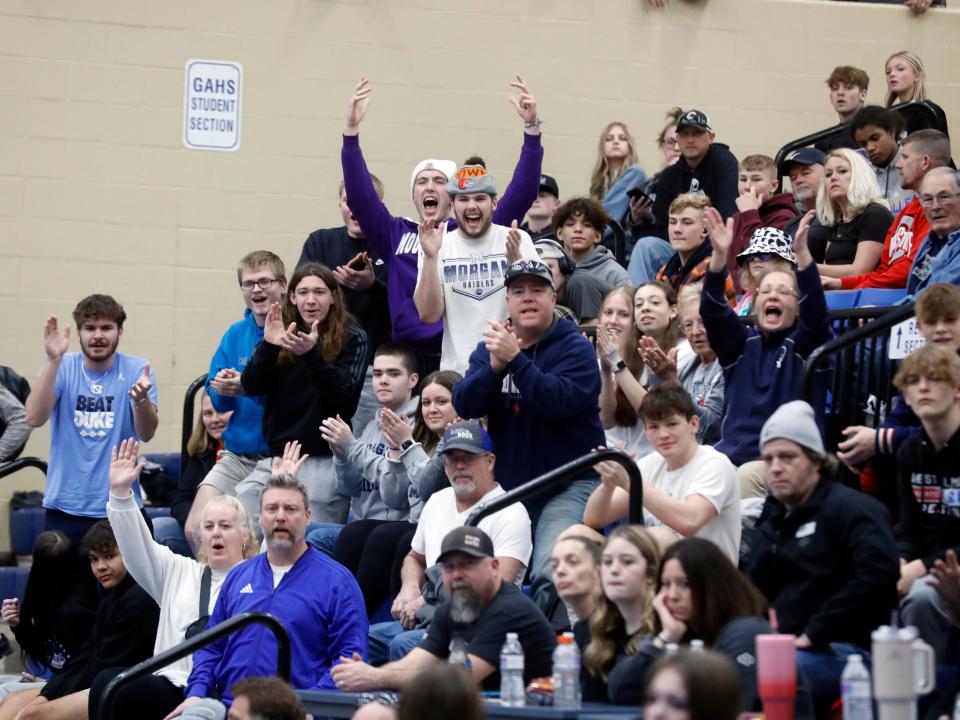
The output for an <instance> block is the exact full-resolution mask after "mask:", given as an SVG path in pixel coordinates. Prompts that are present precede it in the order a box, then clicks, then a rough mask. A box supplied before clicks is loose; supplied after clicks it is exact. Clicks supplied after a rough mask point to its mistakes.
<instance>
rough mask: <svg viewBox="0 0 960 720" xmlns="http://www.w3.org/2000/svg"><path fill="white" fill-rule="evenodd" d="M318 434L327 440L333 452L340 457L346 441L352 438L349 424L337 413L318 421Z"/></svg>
mask: <svg viewBox="0 0 960 720" xmlns="http://www.w3.org/2000/svg"><path fill="white" fill-rule="evenodd" d="M320 436H321V437H322V438H323V439H324V440H326V441H327V443H328V444H329V445H330V449H331V450H333V452H334V454H335V455H338V456H341V457H342V456H343V451H344V449H346V447H347V443H349V442H350V441H351V440H353V432H352V431H351V430H350V426H349V425H348V424H347V423H345V422H344V421H343V419H342V418H341V417H340V416H339V415H337V416H336V417H335V418H332V417H329V418H327V419H326V420H323V421H322V422H321V423H320Z"/></svg>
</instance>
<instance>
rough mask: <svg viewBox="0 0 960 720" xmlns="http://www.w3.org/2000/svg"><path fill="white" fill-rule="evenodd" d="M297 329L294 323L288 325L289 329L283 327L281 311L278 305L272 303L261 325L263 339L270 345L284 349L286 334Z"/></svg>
mask: <svg viewBox="0 0 960 720" xmlns="http://www.w3.org/2000/svg"><path fill="white" fill-rule="evenodd" d="M296 329H297V325H296V323H290V327H289V328H284V327H283V311H282V310H281V309H280V303H274V304H273V305H271V306H270V309H269V310H267V319H266V322H264V325H263V339H264V340H266V341H267V342H268V343H270V344H271V345H277V346H279V347H282V348H286V347H287V346H286V337H287V333H288V332H289V333H292V332H294V331H295V330H296Z"/></svg>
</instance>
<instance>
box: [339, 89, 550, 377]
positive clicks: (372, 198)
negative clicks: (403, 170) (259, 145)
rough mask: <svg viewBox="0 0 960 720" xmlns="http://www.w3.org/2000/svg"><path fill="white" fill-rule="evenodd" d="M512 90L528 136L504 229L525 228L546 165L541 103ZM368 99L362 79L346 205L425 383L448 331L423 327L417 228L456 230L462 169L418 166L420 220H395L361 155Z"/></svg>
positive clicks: (353, 114) (346, 134)
mask: <svg viewBox="0 0 960 720" xmlns="http://www.w3.org/2000/svg"><path fill="white" fill-rule="evenodd" d="M510 84H511V85H512V86H513V87H515V88H517V89H518V90H519V91H520V95H519V97H514V96H511V97H510V98H509V100H510V102H511V103H512V104H513V106H514V107H515V108H516V110H517V114H518V115H520V117H521V119H522V120H523V129H524V135H523V147H522V149H521V151H520V160H519V162H517V167H516V169H515V170H514V173H513V179H512V181H511V183H510V185H509V186H508V187H507V189H506V190H505V191H504V193H503V195H502V196H501V198H500V202H499V203H498V204H497V208H496V210H495V212H494V215H493V222H494V223H497V224H498V225H507V226H509V225H510V223H511V222H512V221H513V220H516V221H517V222H518V223H520V222H523V217H524V215H526V212H527V210H528V209H529V208H530V206H531V205H532V204H533V201H534V200H535V199H536V197H537V192H538V191H539V189H540V169H541V166H542V164H543V148H542V147H541V145H540V121H539V119H538V118H537V101H536V99H535V98H534V96H533V94H532V93H531V92H530V90H529V88H527V84H526V83H525V82H524V81H523V78H521V77H520V76H519V75H518V76H517V79H516V81H515V82H512V83H510ZM370 92H371V87H370V82H369V81H368V80H367V79H366V78H361V79H360V82H358V83H357V86H356V87H355V88H354V91H353V96H352V97H351V98H350V105H349V107H348V109H347V118H346V123H345V126H344V129H343V150H342V151H341V154H340V159H341V162H342V163H343V181H344V186H345V189H346V193H347V203H348V204H349V206H350V210H351V211H352V212H353V214H354V217H356V218H357V219H358V220H359V221H360V228H361V229H362V230H363V234H364V236H365V237H366V238H367V241H368V242H369V243H370V246H371V247H372V248H373V249H374V251H375V252H376V253H377V255H379V256H380V257H381V258H382V259H383V261H384V263H385V264H386V266H387V302H388V305H389V308H390V319H391V322H392V325H393V339H394V341H395V342H403V343H406V344H408V345H410V346H411V347H412V348H413V349H414V351H415V352H416V354H417V366H418V370H419V372H420V377H425V376H426V375H427V374H428V373H429V372H431V371H433V370H436V369H437V368H439V366H440V341H441V338H442V337H443V323H442V322H435V323H424V322H421V320H420V315H419V314H418V313H417V307H416V305H415V304H414V302H413V291H414V290H415V289H416V286H417V256H418V254H419V252H420V242H419V240H418V238H417V227H418V225H419V223H420V221H422V220H425V219H427V218H434V219H437V220H443V219H447V229H448V230H453V229H456V227H457V224H456V220H454V219H452V218H450V211H451V205H450V198H449V196H448V195H447V190H446V188H447V181H448V180H449V179H450V177H451V175H452V174H453V173H454V172H455V171H456V167H457V166H456V163H454V162H453V161H450V160H424V161H422V162H421V163H419V164H418V165H417V166H416V168H414V171H413V176H412V177H411V180H410V184H411V192H412V195H413V204H414V206H415V207H416V209H417V214H418V216H419V220H412V219H410V218H405V217H396V216H394V215H391V214H390V211H389V210H388V209H387V207H386V206H385V205H384V204H383V201H382V200H380V198H379V197H378V196H377V192H376V190H375V189H374V187H373V183H372V182H371V180H370V172H369V171H368V170H367V165H366V162H365V161H364V159H363V153H362V152H361V150H360V139H359V137H358V135H359V127H360V123H361V121H362V120H363V118H364V117H365V116H366V114H367V106H368V104H369V102H370Z"/></svg>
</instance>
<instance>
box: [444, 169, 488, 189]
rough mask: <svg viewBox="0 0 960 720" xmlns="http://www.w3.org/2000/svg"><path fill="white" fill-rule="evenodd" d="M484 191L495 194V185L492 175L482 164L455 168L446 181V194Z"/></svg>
mask: <svg viewBox="0 0 960 720" xmlns="http://www.w3.org/2000/svg"><path fill="white" fill-rule="evenodd" d="M473 193H486V194H487V195H493V196H496V194H497V186H496V185H494V184H493V176H492V175H490V173H488V172H487V169H486V168H485V167H484V166H483V165H464V166H463V167H462V168H460V169H459V170H457V172H456V173H455V174H454V176H453V177H452V178H450V182H448V183H447V194H448V195H466V194H473Z"/></svg>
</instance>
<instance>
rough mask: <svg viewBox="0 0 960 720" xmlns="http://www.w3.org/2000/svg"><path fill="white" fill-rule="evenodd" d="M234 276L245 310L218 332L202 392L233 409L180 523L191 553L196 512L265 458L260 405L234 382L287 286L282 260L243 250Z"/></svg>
mask: <svg viewBox="0 0 960 720" xmlns="http://www.w3.org/2000/svg"><path fill="white" fill-rule="evenodd" d="M237 280H238V282H239V284H240V292H241V293H243V302H244V303H245V304H246V306H247V309H246V310H245V311H244V313H243V319H242V320H238V321H237V322H235V323H234V324H233V325H231V326H230V327H229V328H227V331H226V332H225V333H224V334H223V339H221V340H220V345H219V346H218V347H217V351H216V352H215V353H214V355H213V359H212V360H211V361H210V370H209V371H208V372H207V386H206V391H207V395H209V396H210V402H211V403H213V407H214V408H215V409H216V411H217V412H221V413H225V412H231V411H232V412H233V415H231V416H230V424H229V425H228V426H227V429H226V430H224V432H223V445H224V450H223V452H221V453H220V457H219V460H218V462H217V464H216V465H214V466H213V469H212V470H211V471H210V472H209V473H208V474H207V476H206V477H205V478H204V479H203V482H201V483H200V486H199V487H198V488H197V495H196V497H195V498H194V500H193V506H192V507H191V508H190V514H189V515H188V516H187V521H186V524H185V525H184V534H185V535H186V536H187V542H189V543H190V547H191V548H193V551H194V552H196V551H197V546H196V544H197V541H198V538H199V536H200V516H201V515H202V514H203V508H204V506H205V505H206V504H207V501H209V500H210V498H212V497H214V496H216V495H234V494H236V493H235V489H236V487H237V483H239V482H240V481H241V480H243V479H244V478H245V477H247V476H248V475H249V474H250V473H252V472H253V469H254V468H255V467H256V465H257V462H258V461H260V460H262V459H263V458H265V457H266V456H267V453H268V452H269V450H268V449H267V441H266V440H265V439H264V437H263V403H262V402H261V401H260V399H259V398H256V397H248V396H247V395H246V394H245V393H244V391H243V387H242V386H241V385H240V375H241V374H242V373H243V368H244V367H246V365H247V361H248V360H249V359H250V356H251V355H253V349H254V348H255V347H256V346H257V343H259V342H260V341H261V340H262V339H263V325H264V323H265V322H266V320H267V312H268V311H269V310H270V308H271V307H272V306H273V304H274V303H278V302H280V301H281V300H282V299H283V295H284V293H285V292H286V290H287V275H286V269H285V268H284V266H283V260H281V259H280V258H279V257H278V256H277V255H274V254H273V253H272V252H270V251H268V250H257V251H255V252H252V253H248V254H247V255H245V256H244V257H243V258H242V259H241V260H240V263H239V265H238V266H237Z"/></svg>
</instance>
